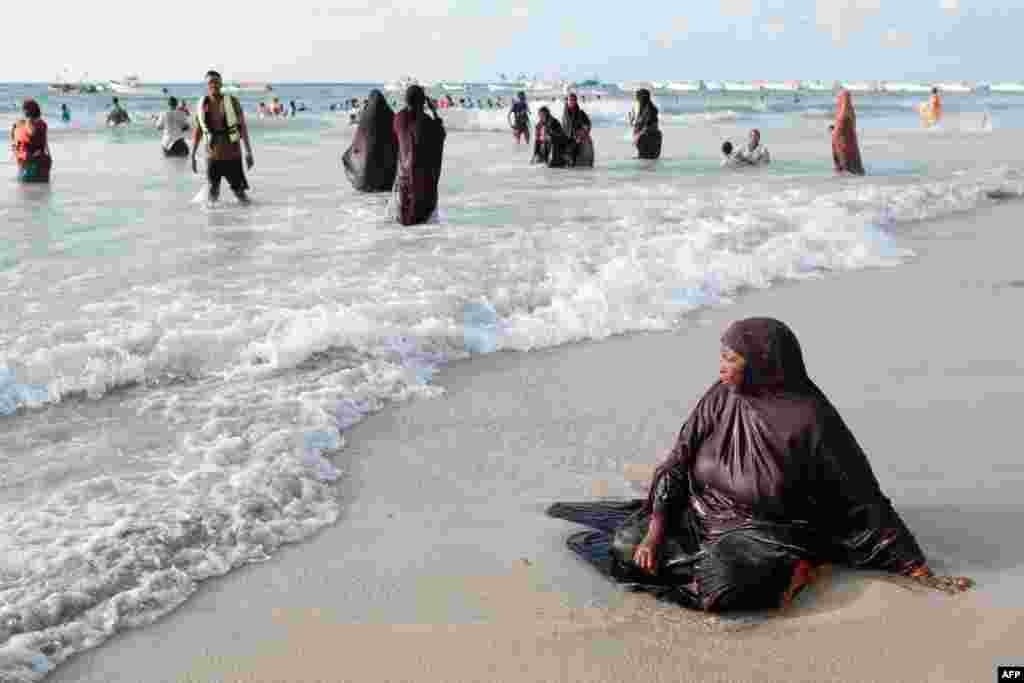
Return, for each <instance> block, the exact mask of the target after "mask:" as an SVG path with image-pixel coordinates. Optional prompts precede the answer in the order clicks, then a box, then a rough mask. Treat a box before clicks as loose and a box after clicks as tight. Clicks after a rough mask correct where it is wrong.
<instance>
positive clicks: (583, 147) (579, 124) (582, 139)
mask: <svg viewBox="0 0 1024 683" xmlns="http://www.w3.org/2000/svg"><path fill="white" fill-rule="evenodd" d="M562 129H563V130H565V134H566V136H567V137H568V138H569V146H568V149H567V162H568V164H569V166H581V167H583V166H586V167H592V166H593V165H594V141H593V139H591V137H590V117H589V116H587V112H585V111H583V110H582V109H581V108H580V104H579V100H578V99H577V97H576V93H569V97H568V99H567V100H566V102H565V110H564V111H563V112H562Z"/></svg>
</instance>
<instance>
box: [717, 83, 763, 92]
mask: <svg viewBox="0 0 1024 683" xmlns="http://www.w3.org/2000/svg"><path fill="white" fill-rule="evenodd" d="M722 89H723V90H725V91H726V92H760V91H761V90H763V87H762V86H761V85H760V84H758V83H745V82H743V81H725V82H724V83H722Z"/></svg>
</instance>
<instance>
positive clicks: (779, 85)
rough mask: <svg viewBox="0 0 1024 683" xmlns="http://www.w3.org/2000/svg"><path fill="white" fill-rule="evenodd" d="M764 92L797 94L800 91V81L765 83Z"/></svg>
mask: <svg viewBox="0 0 1024 683" xmlns="http://www.w3.org/2000/svg"><path fill="white" fill-rule="evenodd" d="M764 89H765V90H773V91H776V92H797V91H799V90H800V89H801V83H800V81H767V82H766V83H765V84H764Z"/></svg>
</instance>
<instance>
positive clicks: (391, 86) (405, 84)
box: [384, 76, 420, 92]
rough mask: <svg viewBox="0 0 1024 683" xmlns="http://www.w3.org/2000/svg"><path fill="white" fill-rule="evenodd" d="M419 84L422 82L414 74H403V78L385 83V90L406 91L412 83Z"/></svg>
mask: <svg viewBox="0 0 1024 683" xmlns="http://www.w3.org/2000/svg"><path fill="white" fill-rule="evenodd" d="M419 84H420V82H419V81H417V80H416V79H415V78H413V77H412V76H403V77H402V78H399V79H398V80H397V81H391V82H389V83H386V84H385V85H384V90H386V91H388V92H405V91H406V90H407V89H408V88H409V86H410V85H419Z"/></svg>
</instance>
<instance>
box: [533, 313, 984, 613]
mask: <svg viewBox="0 0 1024 683" xmlns="http://www.w3.org/2000/svg"><path fill="white" fill-rule="evenodd" d="M722 345H723V348H722V361H721V363H720V369H719V377H720V380H719V381H718V382H716V383H715V384H714V385H712V387H711V388H710V389H709V390H708V391H707V393H706V394H705V395H704V397H703V398H702V399H701V400H700V402H699V403H698V404H697V406H696V408H694V410H693V412H692V413H691V415H690V417H689V419H687V421H686V423H685V424H684V425H683V427H682V429H681V430H680V432H679V437H678V439H677V441H676V444H675V447H674V448H673V449H672V452H671V453H670V455H669V456H668V458H667V459H666V460H665V461H664V462H663V463H662V464H661V466H660V467H658V468H657V470H656V471H655V475H654V481H653V482H652V484H651V488H650V492H649V494H648V497H647V499H646V500H642V501H633V502H630V503H609V502H596V503H575V504H573V503H558V504H555V505H554V506H552V507H551V508H550V509H549V510H548V514H549V515H551V516H554V517H559V518H562V519H568V520H570V521H574V522H577V523H581V524H586V525H587V526H590V527H592V528H595V529H598V531H585V532H581V533H578V534H575V535H573V536H572V537H571V538H570V539H569V547H570V548H572V549H573V550H574V551H575V552H576V553H578V554H579V555H581V556H582V557H583V558H584V559H586V560H588V561H590V562H591V563H593V564H594V565H595V566H597V567H598V568H599V569H600V570H601V571H603V572H604V573H606V574H608V575H610V576H612V577H613V578H615V579H617V580H619V581H621V582H624V583H629V584H632V585H633V587H634V588H637V589H639V590H646V591H649V592H652V593H655V594H657V595H659V597H662V598H665V599H668V600H671V601H673V602H676V603H678V604H681V605H683V606H685V607H690V608H693V609H701V610H708V611H724V610H730V609H761V608H768V607H778V606H780V605H785V604H788V602H789V601H790V600H791V599H792V597H793V596H794V595H795V593H796V592H797V591H798V590H799V589H800V588H802V587H803V586H804V585H806V584H807V583H809V582H810V581H811V580H813V578H814V571H815V567H817V566H819V565H822V564H825V563H830V562H837V563H842V564H846V565H849V566H851V567H858V568H865V569H876V570H881V571H886V572H892V573H896V574H902V575H905V576H912V577H920V578H923V579H925V580H927V579H928V577H931V572H930V571H929V569H928V565H927V564H926V562H925V557H924V554H923V553H922V552H921V548H920V547H919V546H918V544H917V541H916V540H915V539H914V537H913V535H912V534H911V533H910V531H909V530H908V529H907V527H906V525H905V524H904V523H903V520H902V519H900V516H899V515H898V514H897V513H896V511H895V510H894V509H893V506H892V504H891V503H890V501H889V499H888V498H886V497H885V495H884V494H883V493H882V490H881V488H880V487H879V485H878V480H877V479H876V478H875V475H874V473H873V472H872V470H871V465H870V464H869V463H868V459H867V456H866V455H865V454H864V451H862V450H861V448H860V446H859V445H858V444H857V441H856V439H854V437H853V434H852V433H851V432H850V430H849V429H848V428H847V426H846V424H845V423H844V422H843V419H842V418H841V417H840V416H839V413H838V411H836V409H835V407H833V406H832V404H831V403H830V402H829V400H828V399H827V398H826V397H825V395H824V394H823V393H822V392H821V390H819V389H818V387H817V386H816V385H815V384H814V382H813V381H811V379H810V378H809V377H808V376H807V371H806V369H805V367H804V361H803V355H802V353H801V350H800V345H799V343H798V342H797V339H796V336H795V335H794V334H793V332H792V331H791V330H790V329H789V328H788V327H786V325H785V324H783V323H781V322H779V321H777V320H772V319H770V318H751V319H748V320H742V321H739V322H737V323H734V324H733V325H731V326H730V327H729V328H728V329H727V330H726V332H725V334H724V335H723V337H722ZM936 580H937V579H936ZM951 585H953V586H954V587H955V588H956V589H959V590H963V589H965V588H966V587H967V586H969V585H970V583H969V580H966V579H963V580H960V581H959V582H954V583H953V584H951Z"/></svg>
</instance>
